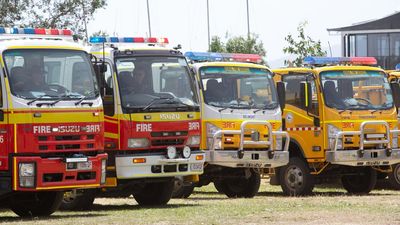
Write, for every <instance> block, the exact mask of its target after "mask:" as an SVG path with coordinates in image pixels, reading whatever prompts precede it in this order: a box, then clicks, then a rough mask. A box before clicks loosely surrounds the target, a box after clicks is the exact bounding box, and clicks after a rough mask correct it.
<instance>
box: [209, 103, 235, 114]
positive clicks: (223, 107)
mask: <svg viewBox="0 0 400 225" xmlns="http://www.w3.org/2000/svg"><path fill="white" fill-rule="evenodd" d="M208 105H211V106H214V107H217V108H220V109H218V112H222V111H224V110H226V109H229V108H230V107H229V106H221V105H218V104H215V103H212V102H211V103H208Z"/></svg>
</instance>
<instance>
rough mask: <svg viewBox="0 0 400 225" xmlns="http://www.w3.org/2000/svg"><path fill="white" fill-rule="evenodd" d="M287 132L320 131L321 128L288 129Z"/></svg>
mask: <svg viewBox="0 0 400 225" xmlns="http://www.w3.org/2000/svg"><path fill="white" fill-rule="evenodd" d="M286 130H287V131H320V130H322V127H290V128H289V127H288V128H286Z"/></svg>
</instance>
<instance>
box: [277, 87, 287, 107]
mask: <svg viewBox="0 0 400 225" xmlns="http://www.w3.org/2000/svg"><path fill="white" fill-rule="evenodd" d="M276 89H277V92H278V99H279V105H280V106H281V110H282V113H283V110H284V109H285V104H286V92H285V83H283V82H281V81H279V82H277V83H276Z"/></svg>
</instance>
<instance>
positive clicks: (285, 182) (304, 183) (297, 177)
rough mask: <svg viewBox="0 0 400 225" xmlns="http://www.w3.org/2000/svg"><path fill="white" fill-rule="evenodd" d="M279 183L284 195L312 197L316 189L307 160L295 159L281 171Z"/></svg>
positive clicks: (291, 159)
mask: <svg viewBox="0 0 400 225" xmlns="http://www.w3.org/2000/svg"><path fill="white" fill-rule="evenodd" d="M279 183H280V184H281V187H282V191H283V194H284V195H288V196H303V195H310V194H311V193H312V190H313V189H314V184H315V179H314V177H313V175H311V173H310V168H309V167H308V164H307V162H306V161H305V160H303V159H301V158H298V157H293V158H290V159H289V164H287V165H286V166H284V167H281V168H280V170H279Z"/></svg>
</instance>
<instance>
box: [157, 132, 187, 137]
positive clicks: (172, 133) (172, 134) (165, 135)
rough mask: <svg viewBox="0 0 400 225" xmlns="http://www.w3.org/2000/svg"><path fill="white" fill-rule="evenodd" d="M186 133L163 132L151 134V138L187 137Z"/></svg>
mask: <svg viewBox="0 0 400 225" xmlns="http://www.w3.org/2000/svg"><path fill="white" fill-rule="evenodd" d="M187 134H188V132H187V131H164V132H151V136H152V137H179V136H187Z"/></svg>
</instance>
